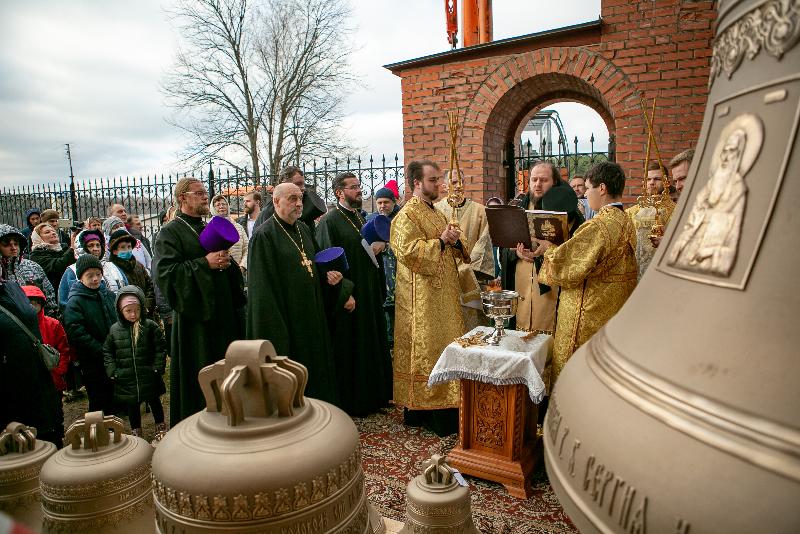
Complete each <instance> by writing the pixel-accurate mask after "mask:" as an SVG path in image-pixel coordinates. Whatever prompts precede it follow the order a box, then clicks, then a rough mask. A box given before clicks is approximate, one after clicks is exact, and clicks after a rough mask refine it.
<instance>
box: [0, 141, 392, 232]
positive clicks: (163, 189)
mask: <svg viewBox="0 0 800 534" xmlns="http://www.w3.org/2000/svg"><path fill="white" fill-rule="evenodd" d="M302 169H303V174H304V175H305V179H306V186H307V187H313V188H315V189H316V191H317V193H318V194H319V195H320V196H321V197H322V198H323V199H324V200H325V202H326V203H329V204H330V203H332V202H335V196H334V194H333V191H331V184H332V182H333V178H334V177H335V176H336V175H337V174H339V173H341V172H352V173H353V174H355V175H356V176H358V177H359V179H360V180H361V185H362V187H363V194H364V209H366V210H367V211H374V210H375V198H374V193H375V191H377V190H378V189H380V188H381V187H383V186H384V185H385V184H386V182H388V181H389V180H392V179H394V180H397V184H398V187H399V188H400V190H401V194H402V189H403V183H404V178H403V177H404V175H405V173H404V169H403V164H402V162H401V161H400V160H399V158H398V156H397V155H395V156H394V158H389V159H387V158H386V157H385V156H382V157H381V158H380V160H376V159H375V158H373V157H372V156H370V157H369V158H368V159H367V158H363V159H362V158H361V157H357V158H354V159H346V160H344V161H341V160H332V161H331V160H323V161H322V162H317V161H313V162H310V163H307V164H304V165H303V166H302ZM185 176H188V174H186V173H184V174H166V175H164V174H161V175H158V174H155V175H148V176H145V177H127V176H126V177H124V178H122V177H114V178H98V179H86V180H78V181H75V182H74V184H69V183H63V182H62V183H49V184H47V183H45V184H38V185H31V186H17V187H10V188H2V189H0V222H2V223H7V224H11V225H14V226H17V227H22V226H23V225H24V224H25V222H24V220H23V219H24V213H25V210H27V209H29V208H39V209H42V210H44V209H48V208H52V209H55V210H57V211H58V212H59V213H60V214H61V216H62V217H64V218H71V219H73V220H74V221H83V220H85V219H87V218H88V217H92V216H94V217H100V218H105V217H106V215H107V210H108V207H109V206H110V205H111V204H122V205H123V206H125V209H126V210H127V212H128V213H129V214H136V215H138V216H139V217H140V219H141V220H142V224H143V226H144V233H145V235H147V236H152V235H153V234H154V233H155V232H156V231H157V230H158V229H159V228H160V226H161V218H160V217H159V214H160V213H161V212H162V211H165V210H166V209H167V208H169V207H170V206H171V205H172V203H173V202H172V190H173V188H174V186H175V184H176V183H177V181H178V180H179V179H180V178H183V177H185ZM194 176H197V177H198V178H201V179H202V180H203V182H204V183H205V185H206V187H207V188H208V190H209V194H210V196H214V195H215V194H222V195H224V196H225V197H226V198H227V199H228V202H229V204H230V210H231V213H232V214H237V213H242V212H243V211H244V196H245V195H246V194H247V193H248V192H250V191H253V190H256V183H255V180H254V178H253V175H252V174H251V173H248V172H247V169H244V170H234V169H229V168H220V167H217V168H213V167H211V166H210V167H208V168H207V169H205V170H204V171H203V176H200V175H199V174H194ZM276 181H277V175H274V174H268V173H266V172H264V173H262V174H261V183H262V184H264V183H275V182H276ZM262 190H263V187H262Z"/></svg>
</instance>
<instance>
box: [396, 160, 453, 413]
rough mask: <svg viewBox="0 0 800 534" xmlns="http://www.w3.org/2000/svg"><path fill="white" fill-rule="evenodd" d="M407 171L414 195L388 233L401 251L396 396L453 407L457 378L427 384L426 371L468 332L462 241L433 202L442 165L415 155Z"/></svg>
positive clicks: (418, 405)
mask: <svg viewBox="0 0 800 534" xmlns="http://www.w3.org/2000/svg"><path fill="white" fill-rule="evenodd" d="M406 176H407V180H408V186H409V188H413V191H414V196H413V197H412V198H411V199H410V200H409V201H408V202H406V204H405V205H404V206H403V208H402V209H401V210H400V211H399V212H398V214H397V215H396V216H395V218H394V220H393V221H392V230H391V237H390V244H391V247H392V250H394V253H395V255H396V256H397V281H396V286H395V329H394V362H393V363H394V402H395V404H397V405H400V406H403V407H405V408H407V409H408V410H439V409H444V408H454V407H456V406H458V402H459V394H460V390H459V384H458V382H457V381H451V382H447V383H445V384H440V385H437V386H434V387H431V388H429V387H428V377H429V375H430V373H431V371H432V370H433V367H434V365H435V364H436V361H437V360H438V359H439V356H440V355H441V353H442V351H443V350H444V348H445V347H446V346H447V345H448V344H449V343H450V342H452V341H453V340H454V339H455V338H457V337H459V336H461V335H462V334H464V324H463V320H462V317H461V309H460V308H461V306H460V304H459V296H460V294H461V290H460V288H459V283H458V263H459V262H460V261H461V260H462V259H463V257H464V253H463V251H464V245H463V244H462V242H461V241H460V239H459V232H458V230H457V229H456V228H453V227H451V226H450V225H448V222H447V218H446V217H445V216H444V214H442V212H440V211H439V210H437V209H436V208H434V206H433V202H434V201H436V199H437V198H438V196H439V191H438V187H439V183H440V181H441V179H442V171H441V170H440V169H439V167H438V166H437V165H436V164H435V163H432V162H429V161H422V162H418V161H414V162H412V163H410V164H409V166H408V170H407V175H406ZM456 417H457V415H456Z"/></svg>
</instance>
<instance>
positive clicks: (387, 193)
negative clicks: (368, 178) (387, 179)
mask: <svg viewBox="0 0 800 534" xmlns="http://www.w3.org/2000/svg"><path fill="white" fill-rule="evenodd" d="M379 198H388V199H389V200H391V201H395V200H397V198H396V197H395V196H394V191H392V190H391V189H389V188H388V187H381V188H380V189H378V190H377V191H376V192H375V200H378V199H379Z"/></svg>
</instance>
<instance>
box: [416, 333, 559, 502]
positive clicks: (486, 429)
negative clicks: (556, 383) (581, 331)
mask: <svg viewBox="0 0 800 534" xmlns="http://www.w3.org/2000/svg"><path fill="white" fill-rule="evenodd" d="M479 328H481V327H479ZM483 329H485V330H486V331H487V332H488V331H491V329H486V328H485V327H484V328H483ZM476 332H477V329H476V330H473V331H472V332H469V333H468V334H465V337H467V336H469V335H472V334H474V333H476ZM507 333H508V336H507V337H506V338H503V340H502V342H501V345H500V347H491V346H467V347H461V346H459V345H458V344H456V343H451V344H450V345H448V347H447V348H446V349H445V351H444V352H443V353H442V356H441V357H440V358H439V361H438V362H437V364H436V366H435V367H434V369H433V371H432V372H431V378H430V381H429V384H431V383H440V382H443V381H446V380H452V379H455V378H459V379H460V380H461V406H460V408H459V425H458V427H459V428H458V434H459V436H458V437H459V442H458V445H457V446H456V447H455V448H454V449H453V450H452V451H450V453H449V454H448V455H447V461H448V463H449V464H450V465H452V466H453V467H455V468H456V469H458V470H459V471H461V472H462V473H464V474H468V475H472V476H476V477H479V478H483V479H486V480H492V481H495V482H499V483H500V484H503V485H504V486H505V487H506V490H507V491H508V493H509V494H510V495H513V496H514V497H520V498H528V497H530V495H531V492H532V489H531V484H530V479H529V477H530V474H531V472H532V471H533V468H534V465H535V460H534V450H535V447H536V446H537V438H536V420H537V415H538V407H537V405H536V404H535V403H534V402H533V400H532V397H533V398H534V399H536V401H537V402H539V401H541V399H542V397H543V395H544V383H543V382H542V380H541V372H542V370H543V368H544V363H545V361H546V360H547V357H548V355H549V352H550V350H551V347H552V336H548V335H545V334H539V335H537V336H536V337H535V338H533V339H531V340H525V339H524V336H525V334H526V333H525V332H516V331H513V330H510V331H507ZM470 378H474V380H473V379H470ZM509 382H522V383H509ZM529 387H530V390H529Z"/></svg>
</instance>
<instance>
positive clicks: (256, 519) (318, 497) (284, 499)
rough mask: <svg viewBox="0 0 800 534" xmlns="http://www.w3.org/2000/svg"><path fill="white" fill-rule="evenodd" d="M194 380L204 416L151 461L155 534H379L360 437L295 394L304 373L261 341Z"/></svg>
mask: <svg viewBox="0 0 800 534" xmlns="http://www.w3.org/2000/svg"><path fill="white" fill-rule="evenodd" d="M199 381H200V388H201V390H202V391H203V394H204V396H205V399H206V406H207V408H206V409H205V410H203V411H201V412H199V413H196V414H194V415H192V416H191V417H189V418H187V419H184V420H183V421H181V422H180V423H179V424H177V425H175V427H173V428H172V429H171V430H170V431H169V432H167V434H166V436H164V438H163V439H162V441H161V443H160V444H159V445H158V448H157V449H156V452H155V455H154V456H153V480H154V494H155V503H156V515H157V523H158V528H159V532H162V533H177V532H180V533H185V534H189V533H201V532H202V533H207V532H223V531H224V532H240V533H242V532H245V533H246V532H252V533H256V532H258V533H265V534H289V533H312V532H313V533H320V534H322V533H334V532H336V533H352V534H378V533H383V532H384V522H383V520H382V519H381V517H380V516H379V515H377V514H376V513H375V511H374V510H373V509H372V508H371V507H370V506H369V504H368V503H367V496H366V491H365V487H364V472H363V471H362V468H361V456H360V454H359V436H358V431H357V430H356V427H355V425H354V424H353V421H352V420H351V419H350V418H349V417H348V416H347V414H345V413H344V412H343V411H341V410H340V409H338V408H336V407H335V406H332V405H330V404H328V403H326V402H322V401H319V400H316V399H309V398H306V397H304V396H303V391H304V390H305V386H306V383H307V382H308V371H307V370H306V368H305V367H304V366H303V365H301V364H299V363H296V362H294V361H292V360H290V359H288V358H286V357H284V356H278V355H277V354H276V353H275V349H274V348H273V346H272V343H270V342H269V341H235V342H233V343H231V345H230V346H229V347H228V351H227V353H226V355H225V359H224V360H220V361H219V362H217V363H215V364H212V365H210V366H208V367H205V368H204V369H202V370H201V371H200V373H199Z"/></svg>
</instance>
